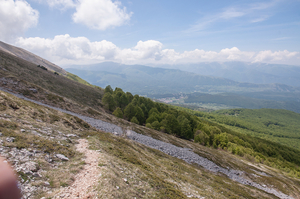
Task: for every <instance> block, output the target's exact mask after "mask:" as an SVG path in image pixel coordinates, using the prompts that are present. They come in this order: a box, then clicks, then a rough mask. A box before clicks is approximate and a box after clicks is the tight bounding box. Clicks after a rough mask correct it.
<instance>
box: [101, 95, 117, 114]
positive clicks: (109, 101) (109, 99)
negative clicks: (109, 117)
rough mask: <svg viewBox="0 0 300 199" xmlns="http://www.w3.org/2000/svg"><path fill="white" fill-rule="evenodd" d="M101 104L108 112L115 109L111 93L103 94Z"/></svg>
mask: <svg viewBox="0 0 300 199" xmlns="http://www.w3.org/2000/svg"><path fill="white" fill-rule="evenodd" d="M102 102H103V104H104V105H105V106H106V108H108V109H109V110H110V111H113V110H114V109H115V107H116V104H115V101H114V98H113V96H112V95H111V93H109V92H108V93H105V94H104V96H103V98H102Z"/></svg>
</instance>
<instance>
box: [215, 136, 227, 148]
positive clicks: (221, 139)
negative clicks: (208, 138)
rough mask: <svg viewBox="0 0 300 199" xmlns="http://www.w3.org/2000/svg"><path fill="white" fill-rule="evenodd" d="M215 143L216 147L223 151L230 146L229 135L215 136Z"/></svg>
mask: <svg viewBox="0 0 300 199" xmlns="http://www.w3.org/2000/svg"><path fill="white" fill-rule="evenodd" d="M214 142H215V143H216V145H217V146H218V147H220V148H222V149H224V148H225V147H227V146H228V136H227V133H221V134H218V135H216V136H215V138H214Z"/></svg>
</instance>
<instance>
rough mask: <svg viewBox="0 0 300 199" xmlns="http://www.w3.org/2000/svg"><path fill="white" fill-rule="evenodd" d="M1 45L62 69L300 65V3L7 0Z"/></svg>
mask: <svg viewBox="0 0 300 199" xmlns="http://www.w3.org/2000/svg"><path fill="white" fill-rule="evenodd" d="M0 40H1V41H4V42H6V43H9V44H12V45H15V46H18V47H21V48H24V49H26V50H28V51H30V52H33V53H35V54H37V55H39V56H41V57H43V58H45V59H47V60H49V61H51V62H53V63H55V64H57V65H59V66H61V67H66V66H68V65H72V64H93V63H99V62H105V61H113V62H118V63H123V64H144V65H161V64H181V65H184V64H191V63H199V62H227V61H243V62H251V63H255V62H259V63H260V62H262V63H272V64H288V65H298V66H300V0H259V1H257V0H238V1H237V0H227V1H224V0H172V1H171V0H151V1H149V0H119V1H114V0H0Z"/></svg>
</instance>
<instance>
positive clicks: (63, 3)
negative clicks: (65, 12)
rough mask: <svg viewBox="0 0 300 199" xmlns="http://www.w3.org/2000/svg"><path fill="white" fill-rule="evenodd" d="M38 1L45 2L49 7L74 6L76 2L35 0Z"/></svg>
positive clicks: (68, 0)
mask: <svg viewBox="0 0 300 199" xmlns="http://www.w3.org/2000/svg"><path fill="white" fill-rule="evenodd" d="M35 1H38V2H39V3H47V4H48V5H49V6H50V7H57V8H63V9H65V8H72V7H75V6H76V3H75V2H74V1H73V0H35Z"/></svg>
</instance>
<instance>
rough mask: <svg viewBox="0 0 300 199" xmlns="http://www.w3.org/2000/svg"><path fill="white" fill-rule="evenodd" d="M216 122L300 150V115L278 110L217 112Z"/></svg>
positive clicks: (214, 116) (215, 114)
mask: <svg viewBox="0 0 300 199" xmlns="http://www.w3.org/2000/svg"><path fill="white" fill-rule="evenodd" d="M212 117H213V118H214V119H212V120H214V121H216V122H218V123H222V124H225V125H226V126H227V127H229V128H231V129H234V130H238V131H240V132H243V133H246V134H249V135H252V136H256V137H260V138H263V139H267V140H270V141H274V142H277V143H281V144H284V145H286V146H289V147H293V148H297V149H300V114H297V113H294V112H292V111H286V110H278V109H259V110H249V109H232V110H221V111H216V112H214V114H212Z"/></svg>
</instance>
